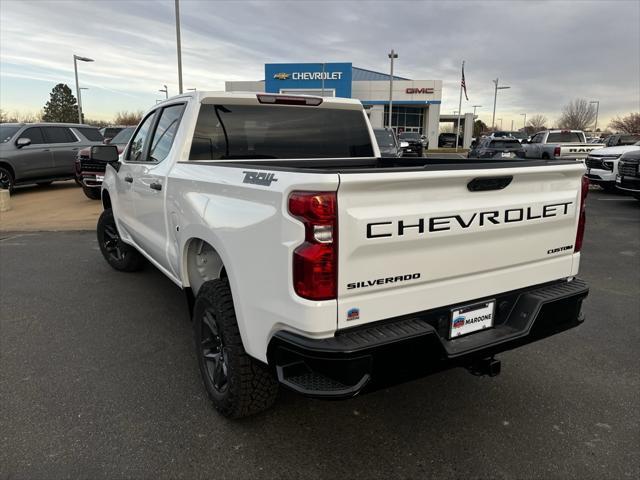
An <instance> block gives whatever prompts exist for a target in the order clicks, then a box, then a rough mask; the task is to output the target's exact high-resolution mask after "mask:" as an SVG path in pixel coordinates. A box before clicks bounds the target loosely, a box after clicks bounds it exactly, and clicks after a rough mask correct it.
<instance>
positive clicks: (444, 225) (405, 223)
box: [367, 202, 573, 238]
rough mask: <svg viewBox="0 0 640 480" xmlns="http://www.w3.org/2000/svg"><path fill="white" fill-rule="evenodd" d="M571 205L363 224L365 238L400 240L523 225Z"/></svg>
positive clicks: (557, 213)
mask: <svg viewBox="0 0 640 480" xmlns="http://www.w3.org/2000/svg"><path fill="white" fill-rule="evenodd" d="M572 203H573V202H563V203H550V204H547V205H542V206H539V207H523V208H508V209H506V210H488V211H483V212H474V213H471V214H466V215H446V216H442V217H430V218H418V219H417V220H394V221H391V220H390V221H386V222H384V221H383V222H372V223H367V238H384V237H393V236H398V237H401V236H403V235H406V234H410V233H417V234H419V235H421V234H424V233H425V231H427V232H429V233H434V232H444V231H447V230H451V229H452V228H460V229H465V228H469V227H471V226H478V227H490V226H491V225H500V224H505V223H517V222H526V221H530V220H537V219H540V218H549V217H557V216H561V215H568V214H569V205H571V204H572Z"/></svg>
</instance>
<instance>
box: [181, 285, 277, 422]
mask: <svg viewBox="0 0 640 480" xmlns="http://www.w3.org/2000/svg"><path fill="white" fill-rule="evenodd" d="M205 318H208V320H207V321H208V322H211V319H212V318H213V320H214V321H215V324H216V327H217V334H216V333H215V332H214V333H213V337H217V338H218V340H219V341H220V343H219V347H218V352H219V354H220V357H219V358H222V359H223V363H222V367H225V366H226V368H225V370H223V372H226V374H225V376H226V384H225V385H224V388H218V387H216V385H214V380H213V379H212V373H211V370H210V369H211V368H212V363H211V362H212V361H211V360H209V362H208V361H207V360H205V352H208V355H209V356H212V355H215V353H212V352H214V351H215V350H216V349H215V348H213V349H211V348H208V347H209V346H211V345H212V343H211V339H210V337H211V335H210V334H211V333H212V332H213V330H212V329H209V327H208V326H207V323H206V322H205ZM193 332H194V341H195V348H196V355H197V357H198V366H199V368H200V374H201V376H202V381H203V383H204V386H205V389H206V391H207V394H208V395H209V398H210V399H211V401H212V402H213V405H214V406H215V408H216V410H218V412H220V413H221V414H222V415H224V416H225V417H227V418H241V417H247V416H249V415H254V414H256V413H259V412H262V411H264V410H266V409H268V408H269V407H271V406H272V405H273V403H274V402H275V400H276V397H277V395H278V382H277V381H276V379H275V378H274V376H273V375H272V374H271V373H270V372H269V369H268V367H267V365H265V364H263V363H261V362H259V361H257V360H255V359H254V358H252V357H250V356H249V355H248V354H247V352H246V351H245V349H244V346H243V345H242V339H241V337H240V331H239V329H238V323H237V321H236V314H235V310H234V308H233V297H232V295H231V289H230V287H229V282H228V281H227V279H217V280H210V281H208V282H205V283H204V284H203V285H202V287H200V290H199V292H198V295H197V296H196V300H195V305H194V309H193ZM216 366H217V365H216ZM213 368H215V366H214V367H213Z"/></svg>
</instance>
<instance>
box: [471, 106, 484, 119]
mask: <svg viewBox="0 0 640 480" xmlns="http://www.w3.org/2000/svg"><path fill="white" fill-rule="evenodd" d="M472 107H473V116H474V117H475V116H476V108H482V105H472Z"/></svg>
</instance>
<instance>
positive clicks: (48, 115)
mask: <svg viewBox="0 0 640 480" xmlns="http://www.w3.org/2000/svg"><path fill="white" fill-rule="evenodd" d="M42 121H44V122H67V123H75V122H77V121H78V104H77V102H76V97H74V96H73V93H71V89H70V88H69V87H68V86H67V85H66V84H64V83H59V84H58V85H56V86H55V87H53V90H51V94H50V98H49V101H48V102H47V104H46V105H45V106H44V111H43V115H42Z"/></svg>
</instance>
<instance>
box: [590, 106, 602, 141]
mask: <svg viewBox="0 0 640 480" xmlns="http://www.w3.org/2000/svg"><path fill="white" fill-rule="evenodd" d="M592 103H595V104H596V123H595V124H594V125H593V133H595V132H596V130H597V129H598V110H600V100H593V101H592V102H589V104H592Z"/></svg>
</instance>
